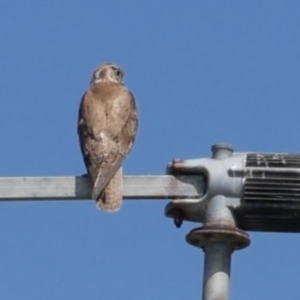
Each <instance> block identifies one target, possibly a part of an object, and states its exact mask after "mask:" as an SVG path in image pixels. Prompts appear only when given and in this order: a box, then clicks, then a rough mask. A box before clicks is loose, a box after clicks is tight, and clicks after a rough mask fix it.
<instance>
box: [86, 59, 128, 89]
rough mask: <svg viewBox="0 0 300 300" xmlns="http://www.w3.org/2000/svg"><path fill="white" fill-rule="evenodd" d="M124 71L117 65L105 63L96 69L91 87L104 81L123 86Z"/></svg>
mask: <svg viewBox="0 0 300 300" xmlns="http://www.w3.org/2000/svg"><path fill="white" fill-rule="evenodd" d="M123 77H124V71H123V70H122V69H121V68H120V67H119V66H117V65H115V64H111V63H106V64H103V65H101V66H100V67H98V68H97V69H96V70H95V71H94V73H93V77H92V80H91V85H93V84H95V83H99V82H104V81H112V82H117V83H120V84H123Z"/></svg>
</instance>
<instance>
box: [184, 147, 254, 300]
mask: <svg viewBox="0 0 300 300" xmlns="http://www.w3.org/2000/svg"><path fill="white" fill-rule="evenodd" d="M212 150H213V157H214V158H215V159H220V160H222V159H224V158H226V157H230V156H231V155H232V153H233V149H232V148H231V147H230V146H228V145H215V146H214V147H213V149H212ZM205 207H206V208H205V212H204V226H203V227H202V228H196V229H194V230H192V231H191V232H190V233H189V234H188V235H187V237H186V239H187V242H188V243H190V244H192V245H194V246H197V247H200V248H202V249H203V250H204V253H205V258H204V276H203V292H202V299H203V300H228V297H229V285H230V262H231V253H232V252H233V251H234V250H237V249H242V248H245V247H247V246H248V245H249V244H250V240H249V236H248V234H247V233H246V232H244V231H242V230H240V229H238V228H237V227H236V224H235V218H234V215H233V214H232V211H231V210H230V209H229V208H228V207H227V205H226V197H224V196H223V195H217V196H214V197H212V198H211V199H209V201H208V202H207V204H206V206H205Z"/></svg>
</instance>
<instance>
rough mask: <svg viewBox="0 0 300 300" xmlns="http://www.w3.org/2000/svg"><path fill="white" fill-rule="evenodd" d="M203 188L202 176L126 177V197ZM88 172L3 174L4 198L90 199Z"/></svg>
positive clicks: (188, 194) (0, 194)
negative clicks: (32, 175) (72, 174)
mask: <svg viewBox="0 0 300 300" xmlns="http://www.w3.org/2000/svg"><path fill="white" fill-rule="evenodd" d="M201 190H202V191H203V186H202V184H201V179H200V177H199V176H176V177H175V176H171V175H163V176H161V175H157V176H153V175H145V176H124V177H123V198H124V199H166V198H195V197H199V193H201ZM91 191H92V185H91V182H90V180H89V178H88V177H86V176H81V177H80V176H79V177H76V176H66V177H0V201H14V200H17V201H29V200H33V201H39V200H90V199H91V193H92V192H91Z"/></svg>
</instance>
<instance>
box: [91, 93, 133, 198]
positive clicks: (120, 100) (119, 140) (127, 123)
mask: <svg viewBox="0 0 300 300" xmlns="http://www.w3.org/2000/svg"><path fill="white" fill-rule="evenodd" d="M106 115H107V126H106V131H105V134H104V139H107V141H106V143H105V144H107V145H108V147H107V152H106V153H107V154H108V155H107V156H106V159H105V162H103V163H102V164H103V167H102V166H101V168H99V172H98V175H97V178H96V181H95V184H94V190H93V198H95V199H98V198H99V196H100V194H101V192H102V190H103V188H104V187H105V186H106V185H107V184H108V182H109V181H110V179H111V178H112V177H113V176H114V175H115V174H116V173H117V171H118V170H119V169H120V167H121V165H122V161H123V160H124V158H125V157H126V156H127V155H128V154H129V152H130V150H131V148H132V146H133V142H134V140H135V136H136V131H137V111H136V106H135V99H134V96H133V94H132V93H130V92H129V91H127V90H126V89H122V92H120V94H119V95H118V96H117V97H116V98H115V99H114V100H113V101H108V102H107V113H106Z"/></svg>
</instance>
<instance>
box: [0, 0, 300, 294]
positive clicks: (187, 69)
mask: <svg viewBox="0 0 300 300" xmlns="http://www.w3.org/2000/svg"><path fill="white" fill-rule="evenodd" d="M0 39H1V47H0V66H1V68H0V77H1V81H0V137H1V141H2V142H1V156H0V170H1V171H0V172H1V173H0V175H1V176H56V175H57V176H63V175H81V174H83V173H84V172H85V169H84V165H83V162H82V158H81V155H80V151H79V146H78V139H77V134H76V121H77V111H78V105H79V101H80V98H81V95H82V94H83V93H84V91H85V90H86V89H87V87H88V84H89V81H90V76H91V73H92V71H93V70H94V69H95V67H96V66H98V65H99V64H100V63H102V62H106V61H110V62H115V63H117V64H119V65H121V66H122V67H123V68H124V69H125V71H126V78H125V81H126V85H127V86H128V87H129V88H130V89H131V90H132V91H133V92H134V94H135V96H136V98H137V103H138V109H139V115H140V127H139V133H138V138H137V141H136V144H135V147H134V149H133V151H132V153H131V155H130V157H128V159H127V160H126V163H125V167H124V168H125V173H126V174H128V175H129V174H144V175H145V174H164V172H165V166H166V164H167V162H169V161H170V160H172V159H173V158H186V159H188V158H196V157H208V156H210V155H211V154H210V147H211V145H212V144H214V143H216V142H228V143H231V144H233V145H234V147H235V150H236V151H272V152H294V153H297V152H298V153H299V152H300V143H299V130H298V122H299V115H300V102H299V99H300V85H299V77H300V60H299V54H300V42H299V41H300V2H299V1H296V0H295V1H292V0H291V1H279V0H268V1H267V0H259V1H258V0H252V1H244V0H241V1H199V0H197V1H193V0H192V1H185V2H184V1H174V0H173V1H170V0H169V1H164V0H160V1H159V0H153V1H138V0H127V1H113V0H112V1H94V0H91V1H70V0H59V1H58V0H53V1H48V2H47V3H46V1H38V0H32V1H21V0H19V1H14V0H11V1H8V0H6V1H5V0H0ZM167 202H168V201H166V200H161V201H126V202H125V203H124V205H123V207H122V210H121V211H120V212H118V213H116V214H106V213H101V212H99V211H98V210H97V209H96V208H95V206H94V204H93V202H91V201H79V202H65V201H62V202H26V203H25V202H23V203H21V202H15V203H7V202H6V203H1V204H0V205H1V207H0V237H1V239H0V240H1V242H0V265H1V267H0V280H1V284H0V298H1V299H5V300H15V299H44V300H48V299H114V300H115V299H116V300H118V299H145V300H147V299H175V300H181V299H199V296H200V293H201V282H202V269H203V253H202V251H201V250H198V249H196V248H193V247H191V246H189V245H188V244H187V243H186V242H185V240H184V238H185V235H186V233H188V232H189V230H190V229H192V228H194V227H196V226H197V224H192V223H185V224H184V225H183V226H182V228H181V229H179V230H177V229H175V228H174V226H173V223H172V221H171V220H170V219H167V218H165V217H164V215H163V211H164V207H165V205H166V204H167ZM250 236H251V240H252V244H251V246H250V247H249V248H247V249H245V250H243V251H240V252H236V253H235V254H234V256H233V261H232V281H231V292H230V294H231V299H234V300H238V299H243V300H253V299H264V300H267V299H299V296H300V287H299V277H300V269H299V267H298V265H299V261H300V258H299V248H300V241H299V237H298V236H297V235H296V234H274V233H273V234H266V233H250Z"/></svg>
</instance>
